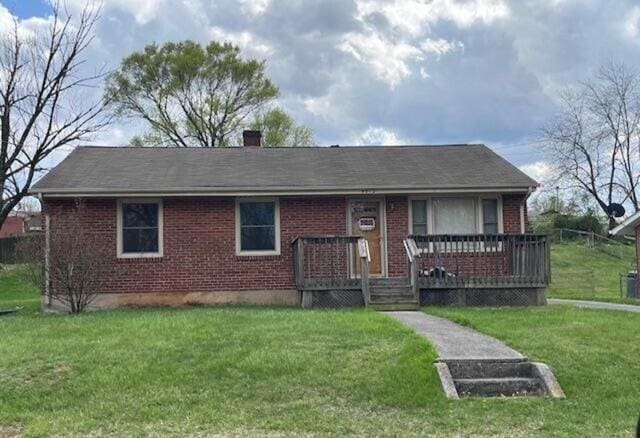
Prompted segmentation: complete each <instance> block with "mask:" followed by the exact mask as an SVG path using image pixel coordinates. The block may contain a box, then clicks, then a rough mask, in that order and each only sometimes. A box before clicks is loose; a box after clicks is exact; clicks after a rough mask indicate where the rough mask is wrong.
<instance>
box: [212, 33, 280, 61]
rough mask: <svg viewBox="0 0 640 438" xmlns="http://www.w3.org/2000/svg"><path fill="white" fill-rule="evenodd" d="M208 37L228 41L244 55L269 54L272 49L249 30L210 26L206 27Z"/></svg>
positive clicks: (264, 55) (262, 56)
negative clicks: (239, 30) (232, 29)
mask: <svg viewBox="0 0 640 438" xmlns="http://www.w3.org/2000/svg"><path fill="white" fill-rule="evenodd" d="M207 35H208V36H209V38H211V39H213V40H216V41H228V42H231V43H233V44H235V45H236V46H238V47H240V48H241V49H242V50H243V54H244V55H245V56H257V57H260V58H264V57H267V56H269V55H271V53H272V51H273V49H272V47H271V46H269V45H268V44H266V43H265V42H264V41H259V40H258V39H257V38H256V37H255V35H253V34H252V33H251V32H248V31H243V32H232V31H228V30H225V29H223V28H222V27H219V26H211V27H210V28H209V29H208V32H207Z"/></svg>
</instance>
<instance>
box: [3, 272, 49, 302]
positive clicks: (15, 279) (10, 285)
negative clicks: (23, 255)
mask: <svg viewBox="0 0 640 438" xmlns="http://www.w3.org/2000/svg"><path fill="white" fill-rule="evenodd" d="M22 269H23V267H22V266H20V265H3V266H2V268H1V270H0V310H3V309H19V311H20V312H21V313H26V312H30V313H37V312H38V311H39V309H40V295H39V294H38V291H37V290H36V288H35V287H33V286H32V285H31V284H29V283H28V282H27V281H26V280H25V276H24V275H23V272H22Z"/></svg>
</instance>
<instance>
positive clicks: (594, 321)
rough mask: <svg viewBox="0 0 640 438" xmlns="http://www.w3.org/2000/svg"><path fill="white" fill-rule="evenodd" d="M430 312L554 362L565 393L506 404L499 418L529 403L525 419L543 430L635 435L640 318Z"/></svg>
mask: <svg viewBox="0 0 640 438" xmlns="http://www.w3.org/2000/svg"><path fill="white" fill-rule="evenodd" d="M427 312H428V313H431V314H435V315H439V316H444V317H446V318H449V319H452V320H454V321H457V322H460V323H464V324H465V325H467V326H470V327H473V328H475V329H477V330H480V331H482V332H484V333H487V334H489V335H492V336H495V337H497V338H499V339H501V340H503V341H505V342H506V343H507V344H509V345H510V346H512V347H514V348H516V349H517V350H519V351H521V352H524V353H525V354H527V355H528V356H529V357H530V358H532V359H535V360H537V361H541V362H545V363H547V364H548V365H550V366H551V367H552V369H553V370H554V373H555V375H556V377H557V378H558V380H559V382H560V385H561V386H562V388H563V390H564V392H565V394H566V396H567V398H566V399H565V400H561V401H555V402H549V401H547V402H544V403H539V404H536V403H533V402H528V401H523V402H522V406H517V405H516V404H515V403H514V404H513V405H510V406H509V408H505V409H504V411H503V413H504V415H505V418H504V419H503V421H505V419H506V418H510V417H515V415H514V414H515V412H519V413H522V412H523V411H524V410H525V406H527V407H529V408H531V410H530V414H531V418H530V419H529V420H528V421H529V422H532V423H534V424H535V423H537V425H538V429H537V432H539V433H540V434H542V435H564V436H632V435H633V434H634V432H635V425H636V422H637V421H638V415H639V414H640V405H639V404H638V401H640V367H639V366H638V358H639V357H640V330H638V328H639V327H640V315H637V314H630V313H625V312H615V311H602V310H586V309H577V308H573V307H569V306H549V307H546V308H519V309H518V308H501V309H481V308H475V309H472V308H465V309H462V308H457V309H455V308H428V309H427ZM509 403H511V402H509ZM501 406H506V405H501ZM633 436H635V435H633Z"/></svg>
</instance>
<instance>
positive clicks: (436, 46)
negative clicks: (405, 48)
mask: <svg viewBox="0 0 640 438" xmlns="http://www.w3.org/2000/svg"><path fill="white" fill-rule="evenodd" d="M420 48H421V49H422V51H423V52H425V53H433V54H435V55H437V57H438V58H440V57H441V56H442V55H445V54H447V53H449V52H455V51H458V50H463V49H464V44H462V42H460V41H447V40H445V39H442V38H438V39H431V38H427V39H426V40H425V41H424V42H423V43H422V44H420Z"/></svg>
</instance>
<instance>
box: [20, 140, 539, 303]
mask: <svg viewBox="0 0 640 438" xmlns="http://www.w3.org/2000/svg"><path fill="white" fill-rule="evenodd" d="M259 143H260V142H259V133H256V132H245V145H247V146H245V147H237V148H215V149H204V148H132V147H125V148H115V147H79V148H76V149H75V150H74V151H73V152H72V153H71V154H70V155H69V156H68V157H67V158H66V159H65V160H64V161H63V162H62V163H61V164H60V165H58V166H57V167H56V168H55V169H53V170H52V171H51V172H49V174H48V175H46V176H45V177H44V178H43V179H42V180H40V181H39V182H38V183H37V184H36V185H35V186H34V187H33V189H32V192H33V193H34V194H38V195H39V196H41V199H42V201H43V206H44V207H43V208H44V210H43V211H44V213H45V214H46V216H48V220H49V221H50V226H51V228H54V227H55V226H56V224H57V223H59V222H60V218H63V217H64V215H65V214H67V213H68V212H69V211H70V210H71V209H73V208H74V205H75V203H74V200H76V199H83V200H84V204H85V205H86V209H85V211H86V213H87V218H86V224H87V225H86V227H87V229H90V230H91V231H92V232H93V231H95V233H96V234H97V235H99V236H100V238H101V239H102V240H103V242H104V245H105V246H106V247H107V248H109V249H110V250H111V251H112V253H113V260H112V263H113V270H114V272H115V273H116V275H115V276H114V277H113V278H112V279H110V280H109V281H108V282H107V283H106V284H105V285H104V287H103V289H102V290H101V291H100V292H101V294H100V297H99V299H98V300H96V302H95V303H96V305H97V306H99V307H114V306H122V305H141V304H149V305H159V304H166V305H177V304H184V303H191V302H199V303H252V304H281V305H299V304H300V303H301V302H302V303H303V304H304V305H305V306H310V305H314V306H316V305H317V306H320V305H331V306H335V305H353V304H363V301H366V302H367V304H380V303H383V302H384V303H386V304H389V305H388V306H386V307H389V308H390V307H394V306H395V307H396V308H402V307H405V308H407V307H415V306H416V305H417V300H418V297H417V292H415V291H416V288H417V289H419V293H420V300H421V301H422V302H423V303H431V302H457V303H461V304H464V303H467V304H472V303H476V304H483V303H486V304H496V303H498V304H499V303H511V304H542V303H544V289H545V287H546V285H547V283H548V280H549V279H548V274H549V271H548V245H547V242H546V239H545V238H544V236H534V235H530V234H526V233H527V229H526V224H527V217H526V216H527V208H526V202H527V197H528V196H529V194H530V193H531V192H532V191H533V190H534V189H535V187H536V185H537V184H536V182H535V181H533V180H532V179H530V178H529V177H527V176H526V175H525V174H523V173H522V172H521V171H520V170H518V169H517V168H516V167H514V166H513V165H511V164H509V163H508V162H507V161H505V160H504V159H503V158H501V157H500V156H498V155H497V154H495V153H494V152H493V151H492V150H491V149H489V148H488V147H486V146H484V145H446V146H392V147H299V148H262V147H259V146H257V147H256V146H249V145H255V144H258V145H259ZM410 235H411V236H414V235H415V236H414V237H412V238H409V236H410ZM359 239H360V244H358V241H359ZM416 247H417V251H416ZM367 249H368V255H369V256H370V257H366V254H367V252H366V251H367ZM360 251H362V252H360ZM412 251H413V252H412ZM412 254H413V255H412ZM361 256H362V257H361ZM410 260H413V263H410ZM411 267H415V268H416V269H415V272H417V273H418V274H419V275H418V274H416V276H417V281H414V282H413V283H415V284H416V285H418V286H416V287H412V286H411V284H412V283H411V279H412V278H414V276H413V275H410V274H411V273H412V272H414V271H411V270H410V269H411ZM363 268H368V271H369V272H368V275H367V273H366V272H365V273H364V278H365V280H366V281H363V274H362V272H363ZM384 303H383V304H384ZM378 307H380V308H385V306H384V305H382V306H378Z"/></svg>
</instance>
